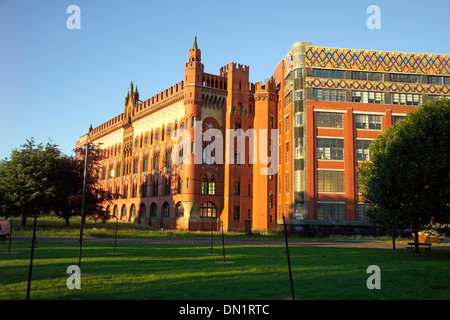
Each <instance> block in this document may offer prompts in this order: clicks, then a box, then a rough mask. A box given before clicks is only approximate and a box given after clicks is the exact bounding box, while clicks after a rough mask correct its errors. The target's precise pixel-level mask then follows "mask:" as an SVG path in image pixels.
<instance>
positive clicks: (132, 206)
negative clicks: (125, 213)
mask: <svg viewBox="0 0 450 320" xmlns="http://www.w3.org/2000/svg"><path fill="white" fill-rule="evenodd" d="M135 216H136V206H135V205H134V204H132V205H131V208H130V220H131V219H133V218H134V217H135Z"/></svg>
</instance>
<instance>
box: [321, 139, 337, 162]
mask: <svg viewBox="0 0 450 320" xmlns="http://www.w3.org/2000/svg"><path fill="white" fill-rule="evenodd" d="M317 159H319V160H344V139H341V138H317Z"/></svg>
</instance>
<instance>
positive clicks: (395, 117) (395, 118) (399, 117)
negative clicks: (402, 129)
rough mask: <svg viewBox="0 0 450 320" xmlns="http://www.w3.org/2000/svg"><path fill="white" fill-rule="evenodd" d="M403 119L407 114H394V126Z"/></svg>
mask: <svg viewBox="0 0 450 320" xmlns="http://www.w3.org/2000/svg"><path fill="white" fill-rule="evenodd" d="M403 119H405V116H393V117H392V120H393V123H394V126H395V125H396V124H397V122H399V121H402V120H403Z"/></svg>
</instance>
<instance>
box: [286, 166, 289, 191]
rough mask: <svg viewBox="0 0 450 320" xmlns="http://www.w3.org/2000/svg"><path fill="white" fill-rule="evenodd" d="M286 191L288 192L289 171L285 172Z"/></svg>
mask: <svg viewBox="0 0 450 320" xmlns="http://www.w3.org/2000/svg"><path fill="white" fill-rule="evenodd" d="M286 193H289V171H288V172H286Z"/></svg>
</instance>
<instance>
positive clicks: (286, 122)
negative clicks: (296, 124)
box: [284, 116, 289, 133]
mask: <svg viewBox="0 0 450 320" xmlns="http://www.w3.org/2000/svg"><path fill="white" fill-rule="evenodd" d="M284 121H285V125H286V133H288V132H289V116H286V118H284Z"/></svg>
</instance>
